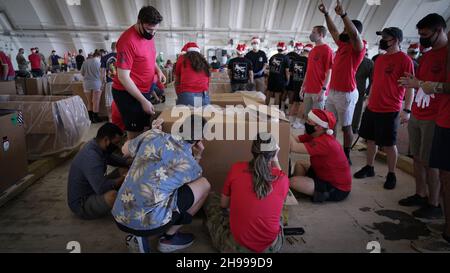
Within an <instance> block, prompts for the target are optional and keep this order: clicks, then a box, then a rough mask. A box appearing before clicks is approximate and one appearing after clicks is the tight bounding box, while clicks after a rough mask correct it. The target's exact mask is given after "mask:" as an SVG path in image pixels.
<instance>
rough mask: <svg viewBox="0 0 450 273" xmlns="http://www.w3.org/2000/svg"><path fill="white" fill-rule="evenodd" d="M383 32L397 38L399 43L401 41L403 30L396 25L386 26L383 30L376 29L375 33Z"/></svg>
mask: <svg viewBox="0 0 450 273" xmlns="http://www.w3.org/2000/svg"><path fill="white" fill-rule="evenodd" d="M383 34H384V35H388V36H391V37H394V38H396V39H398V41H399V42H400V43H401V42H403V31H402V30H401V29H399V28H398V27H388V28H385V29H383V31H377V35H383Z"/></svg>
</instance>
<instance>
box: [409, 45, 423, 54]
mask: <svg viewBox="0 0 450 273" xmlns="http://www.w3.org/2000/svg"><path fill="white" fill-rule="evenodd" d="M419 51H420V46H419V44H418V43H414V44H410V45H409V47H408V52H414V53H419Z"/></svg>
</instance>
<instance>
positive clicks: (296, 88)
mask: <svg viewBox="0 0 450 273" xmlns="http://www.w3.org/2000/svg"><path fill="white" fill-rule="evenodd" d="M302 85H303V82H294V81H291V82H290V83H289V86H288V87H287V90H288V92H293V93H294V102H303V101H302V99H301V98H300V89H301V88H302Z"/></svg>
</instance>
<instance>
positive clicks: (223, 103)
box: [210, 91, 266, 108]
mask: <svg viewBox="0 0 450 273" xmlns="http://www.w3.org/2000/svg"><path fill="white" fill-rule="evenodd" d="M244 98H249V99H251V100H253V101H256V102H258V104H264V103H265V101H266V96H265V95H264V94H263V93H261V92H256V91H238V92H236V93H216V94H211V95H210V99H211V104H212V105H217V106H220V107H223V108H225V107H227V106H236V105H245V100H244ZM248 101H250V100H248Z"/></svg>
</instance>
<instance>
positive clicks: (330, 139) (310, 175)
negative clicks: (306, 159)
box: [291, 109, 352, 203]
mask: <svg viewBox="0 0 450 273" xmlns="http://www.w3.org/2000/svg"><path fill="white" fill-rule="evenodd" d="M335 126H336V118H335V117H334V114H333V113H331V112H328V111H326V110H320V109H313V110H312V111H311V112H309V114H308V121H307V123H306V124H305V127H306V135H303V136H300V137H298V139H297V138H295V137H294V136H292V137H291V151H292V152H294V153H301V154H308V155H309V156H310V160H311V166H310V167H307V166H305V165H304V164H302V163H301V162H298V163H297V164H296V166H295V172H294V177H292V178H291V188H292V189H294V190H296V191H298V192H301V193H303V194H306V195H309V196H312V201H313V202H315V203H322V202H325V201H332V202H339V201H343V200H345V199H346V198H347V197H348V195H349V194H350V191H351V189H352V176H351V173H350V166H349V165H348V161H347V157H346V156H345V153H344V150H343V149H342V146H341V145H340V144H339V142H338V141H337V140H336V138H335V137H334V136H333V134H334V131H333V129H334V128H335Z"/></svg>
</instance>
